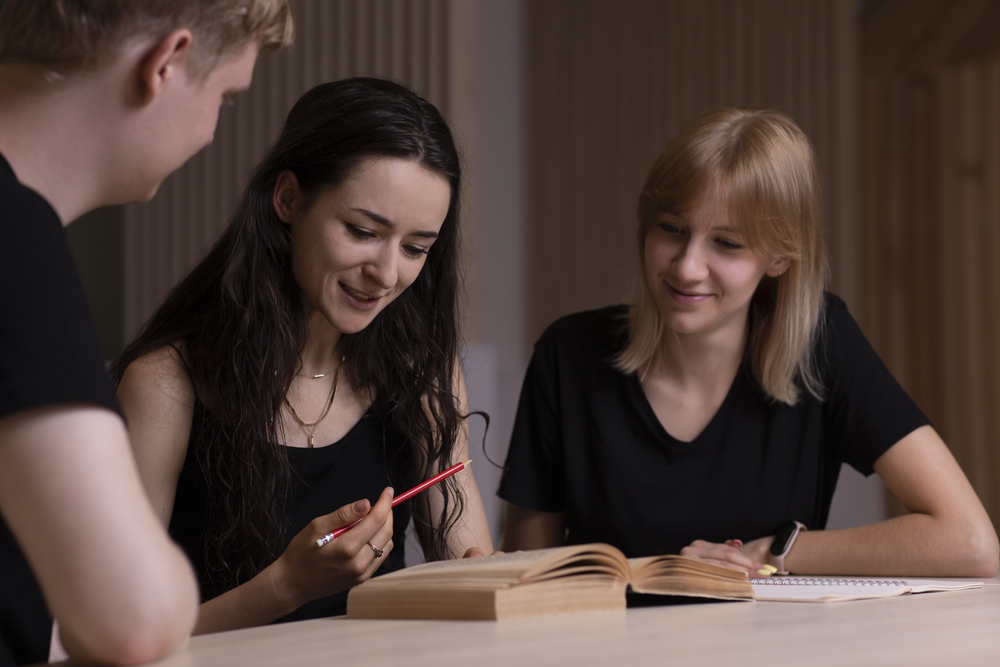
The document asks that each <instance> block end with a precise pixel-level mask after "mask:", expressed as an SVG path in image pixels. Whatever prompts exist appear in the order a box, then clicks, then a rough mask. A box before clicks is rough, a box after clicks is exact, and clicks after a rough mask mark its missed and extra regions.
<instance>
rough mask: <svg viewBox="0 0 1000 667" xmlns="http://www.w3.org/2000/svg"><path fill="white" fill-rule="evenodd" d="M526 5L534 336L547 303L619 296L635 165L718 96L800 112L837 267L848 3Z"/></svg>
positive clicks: (556, 312) (845, 207) (849, 133)
mask: <svg viewBox="0 0 1000 667" xmlns="http://www.w3.org/2000/svg"><path fill="white" fill-rule="evenodd" d="M526 12H527V25H528V46H527V49H528V61H529V63H531V66H530V67H529V70H528V73H527V77H528V90H529V92H528V112H527V123H528V141H527V146H528V183H529V186H528V216H529V223H528V226H529V231H528V234H529V240H530V242H529V272H530V277H529V284H532V285H536V286H537V289H535V290H534V291H533V292H532V297H531V303H530V304H529V311H530V314H529V321H530V324H529V328H530V331H529V336H530V337H531V338H532V339H534V338H536V337H537V336H538V335H539V334H540V333H541V331H542V329H544V327H545V326H547V325H548V324H549V323H551V322H552V321H553V320H554V319H555V318H557V317H558V316H560V315H563V314H565V313H568V312H572V311H576V310H582V309H586V308H593V307H598V306H602V305H606V304H609V303H618V302H622V301H626V300H628V299H629V298H630V286H631V284H632V280H633V272H632V271H630V270H628V269H629V267H634V266H635V264H636V259H635V258H636V248H635V232H634V229H635V204H636V200H637V197H638V193H639V189H640V188H641V185H642V182H643V180H644V179H645V175H646V172H647V171H648V169H649V166H650V165H651V164H652V161H653V160H654V159H655V157H656V155H658V154H659V153H660V152H661V151H662V150H663V148H664V147H665V146H666V144H667V142H668V141H669V139H670V138H671V137H673V135H674V134H676V133H677V132H678V131H679V130H680V129H681V128H683V127H684V125H686V124H687V123H689V122H690V121H692V120H694V119H695V118H696V117H697V116H699V115H700V114H701V113H704V112H706V111H708V110H710V109H712V108H714V107H717V106H724V105H741V106H755V107H775V108H778V109H781V110H783V111H785V112H787V113H789V114H790V115H791V116H792V117H793V118H795V120H796V121H797V122H798V123H799V124H800V125H801V126H802V128H803V130H804V131H805V132H806V134H807V135H808V136H809V137H810V138H811V139H812V140H813V142H814V145H815V147H816V152H817V156H818V158H819V161H820V168H821V170H822V172H823V177H824V188H825V196H824V212H825V215H826V224H827V229H828V240H829V241H830V244H829V250H830V254H831V255H832V257H833V263H834V266H835V267H836V268H838V269H839V268H840V266H841V265H842V264H843V265H845V266H850V265H851V263H852V262H853V260H851V259H849V258H848V257H847V256H848V255H849V253H850V250H851V249H850V248H846V247H845V244H844V242H842V239H853V238H854V231H853V225H854V219H855V217H856V215H855V211H854V201H853V196H854V188H853V187H852V186H851V185H849V184H848V182H849V181H850V180H851V179H852V178H853V177H854V174H853V170H852V168H853V165H854V164H855V153H854V150H855V149H854V147H853V144H852V143H851V142H852V140H853V138H854V136H855V134H854V129H853V123H854V117H855V114H854V110H853V104H854V101H855V100H856V94H855V93H854V86H855V83H856V74H855V62H856V56H852V55H851V54H849V53H847V51H848V50H849V49H853V48H856V46H857V38H856V35H855V31H856V28H855V14H854V3H852V2H845V1H843V0H816V1H815V2H807V3H802V2H797V1H796V0H791V1H785V0H746V1H744V0H706V1H702V0H675V1H673V2H661V1H660V0H631V1H630V2H628V3H614V2H606V1H604V0H546V1H545V2H528V3H527V5H526ZM831 22H833V23H835V24H836V26H837V27H836V30H833V29H831V28H830V25H831ZM834 100H836V104H837V109H836V111H835V112H831V111H830V110H829V108H828V107H829V106H830V104H832V103H834V102H833V101H834ZM623 267H624V270H623ZM835 285H836V286H837V288H838V291H840V293H841V294H842V295H843V296H844V297H845V298H846V299H847V300H848V303H851V302H852V300H853V294H851V293H849V292H848V290H850V289H851V288H852V286H853V282H852V281H849V280H844V281H842V280H841V275H840V271H835Z"/></svg>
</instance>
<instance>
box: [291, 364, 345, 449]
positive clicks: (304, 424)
mask: <svg viewBox="0 0 1000 667" xmlns="http://www.w3.org/2000/svg"><path fill="white" fill-rule="evenodd" d="M345 358H346V357H341V358H340V363H339V364H337V370H336V371H335V372H334V374H333V388H332V389H330V400H329V401H327V402H326V407H325V408H323V414H321V415H320V416H319V419H317V420H316V421H314V422H304V421H302V419H301V418H300V417H299V415H298V414H297V413H296V412H295V408H293V407H292V404H291V403H289V402H288V396H287V395H286V396H285V405H287V406H288V409H289V411H290V412H291V413H292V417H293V418H294V419H295V421H297V422H298V423H299V424H301V425H302V427H303V428H304V429H306V433H307V434H308V435H309V449H312V448H313V446H314V445H315V439H314V438H313V434H314V433H316V427H317V426H318V425H319V423H320V422H321V421H323V420H324V419H326V416H327V415H328V414H330V406H331V405H333V397H334V396H336V395H337V382H338V381H339V380H340V367H341V366H343V365H344V359H345ZM323 375H326V373H324V374H323ZM317 377H322V375H320V376H317ZM310 379H312V378H310ZM310 427H311V428H312V430H311V431H310V430H309V429H310Z"/></svg>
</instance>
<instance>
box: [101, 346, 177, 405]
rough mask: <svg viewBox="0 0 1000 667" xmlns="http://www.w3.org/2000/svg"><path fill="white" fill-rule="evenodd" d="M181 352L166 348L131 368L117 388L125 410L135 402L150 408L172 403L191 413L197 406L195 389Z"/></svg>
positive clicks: (147, 355)
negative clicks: (128, 404)
mask: <svg viewBox="0 0 1000 667" xmlns="http://www.w3.org/2000/svg"><path fill="white" fill-rule="evenodd" d="M178 348H179V349H183V348H182V347H180V346H178ZM178 348H174V347H172V346H170V345H164V346H163V347H161V348H158V349H156V350H153V351H152V352H149V353H148V354H144V355H143V356H141V357H139V358H138V359H136V360H135V361H133V362H132V363H130V364H129V365H128V367H127V368H126V369H125V372H124V373H123V374H122V379H121V382H120V383H119V384H118V399H119V400H120V401H122V403H123V406H122V407H125V404H126V403H136V402H138V403H139V404H143V405H147V406H148V405H149V404H150V402H153V403H154V404H162V403H163V402H170V403H174V404H176V405H177V406H183V407H186V408H188V409H190V408H192V407H193V406H194V399H195V392H194V386H193V385H192V384H191V378H190V376H189V375H188V372H187V369H186V368H185V366H184V362H183V360H182V359H181V356H180V353H179V352H178ZM163 407H165V406H163Z"/></svg>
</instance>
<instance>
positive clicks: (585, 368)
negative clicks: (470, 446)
mask: <svg viewBox="0 0 1000 667" xmlns="http://www.w3.org/2000/svg"><path fill="white" fill-rule="evenodd" d="M627 312H628V309H627V307H626V306H616V307H609V308H604V309H602V310H596V311H590V312H585V313H578V314H576V315H570V316H568V317H565V318H563V319H561V320H559V321H557V322H556V323H555V324H553V325H552V326H551V327H549V329H548V330H547V331H546V332H545V334H544V335H543V336H542V337H541V339H540V340H539V341H538V343H537V344H536V345H535V353H534V356H533V357H532V360H531V364H530V365H529V367H528V372H527V376H526V377H525V380H524V386H523V388H522V391H521V400H520V403H519V405H518V411H517V419H516V422H515V424H514V432H513V436H512V438H511V445H510V451H509V453H508V455H507V464H506V472H505V473H504V477H503V480H502V481H501V484H500V490H499V495H500V496H501V497H502V498H504V499H505V500H507V501H509V502H511V503H514V504H515V505H520V506H522V507H526V508H529V509H534V510H540V511H547V512H562V511H565V512H566V525H567V528H568V542H569V543H570V544H582V543H587V542H608V543H610V544H613V545H615V546H617V547H618V548H620V549H621V550H622V551H624V552H625V554H626V555H627V556H629V557H634V556H649V555H656V554H665V553H677V552H679V551H680V550H681V549H682V548H683V547H685V546H687V545H688V544H690V543H691V542H692V541H694V540H696V539H703V540H709V541H711V542H724V541H725V540H727V539H734V538H739V539H742V540H744V541H749V540H753V539H756V538H759V537H764V536H767V535H773V534H774V533H775V530H776V529H777V528H778V526H780V525H781V523H783V522H784V521H787V520H789V519H797V520H799V521H802V522H803V523H805V524H806V526H808V527H809V528H813V529H819V528H823V527H825V525H826V520H827V516H828V514H829V511H830V500H831V498H832V497H833V491H834V487H835V486H836V483H837V476H838V474H839V472H840V465H841V463H842V462H846V463H849V464H850V465H851V466H853V467H854V468H856V469H857V470H859V471H860V472H862V473H864V474H866V475H867V474H871V472H872V465H873V464H874V463H875V461H876V460H877V459H878V458H879V457H880V456H881V455H882V454H883V453H884V452H885V451H886V450H887V449H889V448H890V447H891V446H892V445H893V444H895V443H896V442H898V441H899V440H900V439H902V438H903V437H904V436H906V435H907V434H909V433H911V432H912V431H913V430H914V429H916V428H918V427H920V426H923V425H925V424H927V423H928V420H927V418H926V417H925V416H924V415H923V413H921V411H920V409H919V408H917V406H916V404H914V402H913V401H912V400H911V399H910V398H909V396H907V395H906V392H905V391H903V389H902V388H901V387H900V386H899V384H898V383H897V382H896V380H895V379H894V378H893V377H892V375H891V374H890V373H889V371H888V369H886V367H885V365H884V364H883V363H882V361H881V360H880V359H879V357H878V355H877V354H876V353H875V351H874V350H873V349H872V347H871V345H870V344H869V343H868V341H867V340H866V339H865V337H864V335H863V334H862V333H861V330H860V329H859V328H858V326H857V324H856V323H855V322H854V319H853V318H852V317H851V316H850V314H849V313H848V312H847V307H846V306H845V305H844V302H843V301H841V300H840V299H839V298H837V297H835V296H833V295H829V294H828V295H827V298H826V304H825V322H824V329H823V335H822V338H821V340H820V342H819V349H818V354H817V359H818V366H819V371H820V377H821V378H822V380H823V384H824V387H825V390H826V396H825V400H824V401H822V402H820V401H818V400H816V399H815V398H813V397H812V396H811V395H809V394H808V393H806V392H802V393H803V394H804V398H800V400H799V402H798V403H797V404H796V405H795V406H788V405H785V404H782V403H774V402H771V401H769V400H767V398H766V396H765V395H764V393H763V391H762V390H761V389H760V386H759V384H758V383H757V382H756V381H755V380H754V379H753V377H752V375H751V374H750V373H749V371H748V369H747V364H746V363H744V364H743V366H742V367H741V368H740V370H739V372H738V373H737V375H736V379H735V380H734V382H733V385H732V387H731V388H730V390H729V393H728V395H727V396H726V398H725V400H724V401H723V403H722V406H721V407H720V408H719V411H718V413H716V415H715V416H714V417H713V418H712V420H711V421H710V422H709V424H708V426H706V427H705V430H704V431H703V432H702V433H700V434H699V435H698V437H696V438H695V439H694V440H693V441H691V442H682V441H679V440H677V439H675V438H673V437H671V436H670V434H668V433H667V431H666V430H665V429H664V428H663V426H662V424H661V423H660V421H659V420H658V419H657V417H656V415H655V413H654V412H653V409H652V407H651V406H650V404H649V401H648V400H647V399H646V396H645V394H644V393H643V390H642V386H641V385H640V384H639V379H638V377H637V376H636V375H635V374H634V373H633V374H631V375H625V374H623V373H622V372H620V371H618V370H615V368H614V367H613V366H612V364H611V359H612V358H613V357H614V355H615V354H617V353H618V352H619V351H620V350H621V349H623V347H624V345H625V343H626V341H627V335H628V334H627V318H626V316H627Z"/></svg>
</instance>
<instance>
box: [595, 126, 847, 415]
mask: <svg viewBox="0 0 1000 667" xmlns="http://www.w3.org/2000/svg"><path fill="white" fill-rule="evenodd" d="M706 196H718V197H721V198H724V199H725V200H727V201H728V209H729V216H730V224H731V225H733V226H735V227H737V228H738V229H739V230H740V231H741V234H742V236H743V239H744V241H745V243H746V245H747V247H748V248H750V249H751V250H755V251H763V252H766V253H768V254H771V255H774V256H776V257H787V258H788V259H789V260H790V264H789V267H788V270H787V271H785V272H784V273H783V274H782V275H780V276H778V277H777V278H771V277H768V276H765V277H764V278H763V279H762V280H761V282H760V285H758V287H757V290H756V292H755V293H754V295H753V297H752V299H751V302H750V313H749V327H750V331H749V348H750V360H751V365H752V368H751V370H752V373H753V375H754V377H755V378H756V380H757V381H758V382H759V383H760V386H761V388H762V389H763V390H764V392H765V393H766V394H767V396H768V397H770V398H771V399H772V400H774V401H779V402H781V403H786V404H788V405H794V404H795V403H796V402H797V401H798V399H799V397H800V391H801V389H805V390H806V391H807V392H809V393H810V394H812V395H813V396H815V397H816V398H817V399H820V400H822V398H823V386H822V381H821V379H820V378H819V376H818V373H817V369H816V364H815V359H814V355H813V350H814V347H815V343H816V340H817V338H818V337H819V335H820V333H821V332H820V328H821V324H822V321H823V291H824V289H825V287H826V283H827V280H828V273H829V272H828V268H827V262H826V251H825V249H824V246H823V217H822V212H821V205H820V201H821V191H820V179H819V167H818V166H817V164H816V156H815V154H814V153H813V149H812V145H811V144H810V143H809V139H807V138H806V136H805V134H803V132H802V130H800V129H799V127H798V126H797V125H796V124H795V122H794V121H793V120H792V119H791V118H789V117H788V116H786V115H785V114H783V113H780V112H778V111H772V110H752V109H732V108H726V109H717V110H716V111H712V112H710V113H708V114H706V115H704V116H702V117H701V118H699V119H698V120H696V121H694V122H693V123H691V124H690V125H688V126H687V127H686V128H685V129H684V130H683V131H681V133H680V134H678V135H677V136H676V137H675V138H674V140H673V141H671V142H670V145H668V146H667V148H666V150H664V151H663V153H662V154H661V155H660V157H659V158H658V159H657V160H656V162H655V163H653V166H652V168H651V169H650V170H649V176H648V177H647V178H646V183H645V185H644V186H643V188H642V193H641V194H640V195H639V205H638V223H639V224H638V229H637V232H638V233H637V241H638V246H639V274H638V279H637V280H636V289H635V299H634V305H633V306H632V308H631V309H630V310H629V316H628V328H629V341H628V344H627V345H626V347H625V349H623V350H622V351H621V352H620V353H619V354H618V356H617V357H616V358H615V360H614V364H615V367H616V368H618V369H619V370H621V371H622V372H625V373H634V372H639V371H640V370H642V369H645V368H648V367H650V366H653V367H655V366H658V365H659V364H660V363H662V358H661V355H662V350H663V346H662V341H663V336H664V335H665V330H664V324H663V320H662V319H661V318H660V313H659V310H658V309H657V307H656V302H655V300H654V298H653V293H652V291H651V290H650V287H649V284H648V283H647V281H646V278H645V275H646V266H645V258H644V246H645V242H646V236H647V234H648V233H649V231H650V229H652V227H653V225H654V224H656V220H657V217H658V216H659V215H660V214H662V213H665V212H669V213H675V214H677V213H683V212H686V211H689V210H691V209H692V208H694V207H695V206H697V205H698V204H699V202H700V201H701V200H702V198H703V197H706Z"/></svg>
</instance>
